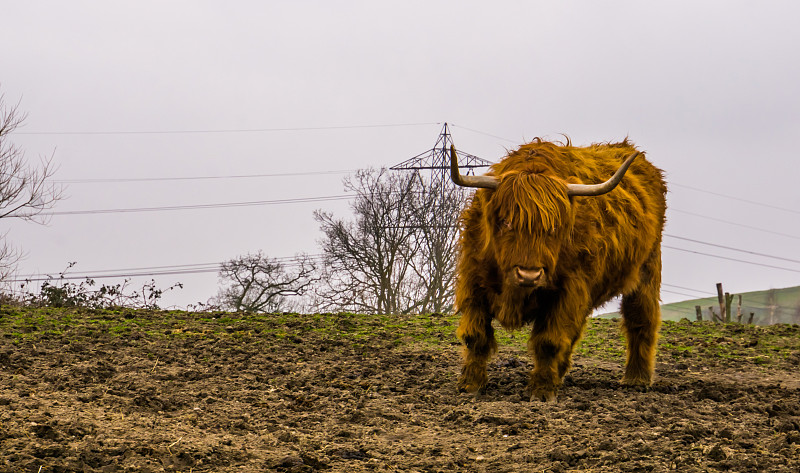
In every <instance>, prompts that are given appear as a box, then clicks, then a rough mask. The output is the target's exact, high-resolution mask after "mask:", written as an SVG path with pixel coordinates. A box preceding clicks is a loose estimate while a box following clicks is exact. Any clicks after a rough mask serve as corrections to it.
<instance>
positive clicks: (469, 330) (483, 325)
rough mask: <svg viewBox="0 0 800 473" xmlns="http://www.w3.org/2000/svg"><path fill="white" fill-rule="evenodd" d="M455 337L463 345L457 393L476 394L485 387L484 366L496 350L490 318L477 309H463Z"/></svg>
mask: <svg viewBox="0 0 800 473" xmlns="http://www.w3.org/2000/svg"><path fill="white" fill-rule="evenodd" d="M461 312H462V313H461V320H460V321H459V324H458V330H457V331H456V335H458V338H460V339H461V341H462V343H463V344H464V364H463V366H462V368H461V376H460V377H459V379H458V389H459V391H466V392H476V391H478V390H479V389H481V388H483V387H484V386H485V385H486V380H487V376H486V365H487V363H488V362H489V358H490V357H491V356H492V354H493V353H494V352H495V351H496V350H497V341H496V340H495V338H494V328H493V327H492V317H491V315H489V314H486V313H483V312H482V311H480V310H477V309H463V310H462V311H461Z"/></svg>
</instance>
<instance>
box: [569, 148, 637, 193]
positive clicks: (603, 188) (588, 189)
mask: <svg viewBox="0 0 800 473" xmlns="http://www.w3.org/2000/svg"><path fill="white" fill-rule="evenodd" d="M639 154H641V153H639V152H638V151H637V152H635V153H633V154H632V155H630V156H628V159H626V160H625V162H624V163H622V166H620V167H619V169H617V172H615V173H614V175H613V176H611V179H609V180H607V181H606V182H604V183H602V184H567V195H570V196H575V195H585V196H595V195H603V194H605V193H606V192H610V191H611V190H613V189H614V188H615V187H617V184H619V183H620V181H622V176H624V175H625V171H627V170H628V167H630V165H631V163H632V162H633V160H634V159H636V156H639Z"/></svg>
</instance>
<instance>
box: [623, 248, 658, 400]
mask: <svg viewBox="0 0 800 473" xmlns="http://www.w3.org/2000/svg"><path fill="white" fill-rule="evenodd" d="M660 288H661V251H660V250H656V251H654V252H653V254H652V255H651V257H650V259H649V260H648V261H647V262H646V263H645V264H644V266H643V267H642V278H641V284H640V285H639V287H638V288H636V290H634V291H633V292H631V293H630V294H624V295H623V296H622V305H621V312H622V326H623V327H624V329H625V334H626V336H627V339H628V363H627V365H626V367H625V377H624V378H623V379H622V382H623V383H624V384H626V385H628V386H650V384H651V383H652V382H653V373H654V368H655V358H656V344H657V342H658V329H659V327H660V326H661V308H660V306H659V300H660Z"/></svg>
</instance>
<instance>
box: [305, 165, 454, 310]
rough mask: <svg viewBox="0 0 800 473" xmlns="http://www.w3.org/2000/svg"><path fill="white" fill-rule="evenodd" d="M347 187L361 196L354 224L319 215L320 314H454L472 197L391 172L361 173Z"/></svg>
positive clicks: (317, 214)
mask: <svg viewBox="0 0 800 473" xmlns="http://www.w3.org/2000/svg"><path fill="white" fill-rule="evenodd" d="M345 188H346V189H347V190H350V191H354V192H355V193H356V200H355V201H354V203H353V205H352V209H353V214H354V217H355V220H354V221H345V220H342V219H336V218H334V217H333V215H332V214H330V213H327V212H323V211H317V212H316V214H315V215H316V219H317V221H318V222H319V223H320V227H321V230H322V231H323V233H324V235H325V238H324V239H323V240H322V250H323V252H324V253H325V256H326V260H325V262H326V264H325V267H324V269H323V271H324V277H323V286H322V287H321V288H320V291H318V292H319V295H321V296H322V297H321V298H318V302H319V301H321V302H322V304H321V308H322V309H326V310H354V311H361V312H370V313H385V314H392V313H409V312H447V311H450V310H452V306H453V277H454V274H455V261H456V244H457V234H458V219H459V215H460V213H461V209H462V208H463V206H464V203H465V202H466V197H467V195H468V194H467V192H465V191H463V190H462V189H460V188H455V187H453V186H449V185H447V183H442V182H435V183H432V184H431V185H426V184H425V183H424V182H423V180H422V178H421V177H420V175H419V174H418V173H414V174H405V173H392V172H389V171H386V170H385V169H382V170H379V171H378V170H363V171H359V172H358V173H357V174H356V175H355V176H354V177H348V178H346V179H345Z"/></svg>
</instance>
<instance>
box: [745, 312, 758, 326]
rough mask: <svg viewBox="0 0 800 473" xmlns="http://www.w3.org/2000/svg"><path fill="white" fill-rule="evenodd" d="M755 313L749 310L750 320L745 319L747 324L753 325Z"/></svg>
mask: <svg viewBox="0 0 800 473" xmlns="http://www.w3.org/2000/svg"><path fill="white" fill-rule="evenodd" d="M754 315H756V313H755V312H750V320H748V321H747V323H748V324H750V325H753V316H754Z"/></svg>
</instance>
